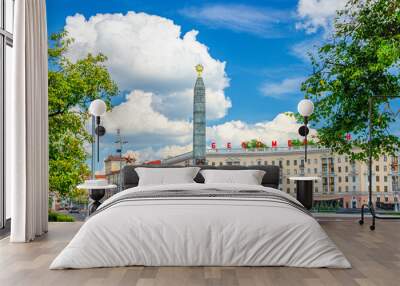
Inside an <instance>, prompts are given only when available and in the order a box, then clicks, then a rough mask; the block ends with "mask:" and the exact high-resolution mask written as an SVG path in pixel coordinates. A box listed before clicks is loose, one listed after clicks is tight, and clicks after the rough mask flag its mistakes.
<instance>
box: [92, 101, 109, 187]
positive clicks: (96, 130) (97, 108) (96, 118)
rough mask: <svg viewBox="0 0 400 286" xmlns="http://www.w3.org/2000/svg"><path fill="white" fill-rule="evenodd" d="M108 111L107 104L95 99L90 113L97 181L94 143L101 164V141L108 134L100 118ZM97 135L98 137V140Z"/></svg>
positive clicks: (93, 176) (93, 174) (93, 175)
mask: <svg viewBox="0 0 400 286" xmlns="http://www.w3.org/2000/svg"><path fill="white" fill-rule="evenodd" d="M106 111H107V105H106V103H105V102H104V101H103V100H101V99H95V100H93V101H92V102H91V103H90V106H89V113H90V114H91V115H92V139H93V140H92V179H95V171H94V169H95V167H94V149H95V146H94V141H97V162H99V147H100V144H99V141H100V140H99V139H100V136H103V135H104V134H105V133H106V129H105V128H104V127H103V126H101V125H100V116H103V115H104V114H105V113H106ZM95 134H96V135H97V138H96V140H94V139H95Z"/></svg>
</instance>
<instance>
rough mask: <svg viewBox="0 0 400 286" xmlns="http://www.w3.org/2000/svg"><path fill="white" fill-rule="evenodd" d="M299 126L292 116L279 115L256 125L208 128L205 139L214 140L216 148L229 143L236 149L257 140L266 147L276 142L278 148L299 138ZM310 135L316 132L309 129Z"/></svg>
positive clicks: (245, 124)
mask: <svg viewBox="0 0 400 286" xmlns="http://www.w3.org/2000/svg"><path fill="white" fill-rule="evenodd" d="M300 126H301V124H299V123H297V122H296V120H295V118H294V117H293V116H289V115H288V114H285V113H280V114H278V115H277V116H276V117H275V118H274V119H273V120H271V121H265V122H260V123H256V124H248V123H245V122H243V121H229V122H225V123H224V124H221V125H216V126H212V127H209V128H208V129H207V138H208V139H209V140H214V141H215V142H216V143H217V145H218V146H224V145H225V144H226V143H227V142H231V143H232V145H233V146H232V147H233V148H238V147H240V144H241V142H243V141H248V140H251V139H259V140H261V141H263V142H264V143H266V144H267V145H271V142H272V140H276V141H278V147H279V146H282V147H284V146H287V141H288V140H289V139H295V138H299V139H300V138H301V137H300V136H299V135H298V129H299V127H300ZM312 135H316V130H314V129H311V128H310V136H312Z"/></svg>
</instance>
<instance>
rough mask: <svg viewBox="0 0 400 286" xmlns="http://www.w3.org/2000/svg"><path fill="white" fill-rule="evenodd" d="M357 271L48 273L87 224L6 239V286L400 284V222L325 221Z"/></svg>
mask: <svg viewBox="0 0 400 286" xmlns="http://www.w3.org/2000/svg"><path fill="white" fill-rule="evenodd" d="M320 223H321V225H322V227H323V228H324V229H325V231H326V232H327V233H328V235H329V237H330V238H331V239H332V240H333V241H334V242H335V243H336V245H337V246H338V247H339V248H340V249H341V250H342V251H343V253H344V254H345V255H346V257H347V258H348V259H349V261H350V262H351V264H352V266H353V268H352V269H345V270H344V269H307V268H289V267H143V266H137V267H118V268H100V269H84V270H58V271H50V270H49V269H48V267H49V265H50V263H51V261H52V260H53V259H54V258H55V256H56V255H57V254H58V253H59V252H60V251H61V250H62V249H63V248H64V247H65V246H66V244H67V243H68V241H69V240H70V239H71V238H72V237H73V236H74V234H75V233H76V232H77V231H78V229H79V228H80V226H81V223H50V231H49V233H48V234H46V235H45V236H43V237H42V238H39V239H37V240H35V241H34V242H32V243H28V244H18V243H15V244H10V243H9V242H8V239H3V240H1V241H0V285H1V286H19V285H21V286H25V285H29V286H36V285H38V286H46V285H57V286H62V285H67V286H71V285H84V286H90V285H96V286H98V285H120V286H122V285H132V286H186V285H190V286H220V285H227V286H267V285H274V286H280V285H290V286H291V285H299V286H301V285H304V286H316V285H328V286H331V285H346V286H347V285H349V286H357V285H361V286H380V285H385V286H391V285H393V286H395V285H396V286H397V285H400V280H399V275H400V231H399V230H400V223H399V222H397V221H379V222H378V226H377V229H376V231H375V232H371V231H370V230H369V229H368V225H366V226H359V225H358V224H357V220H345V221H321V222H320Z"/></svg>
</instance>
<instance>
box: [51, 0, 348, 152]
mask: <svg viewBox="0 0 400 286" xmlns="http://www.w3.org/2000/svg"><path fill="white" fill-rule="evenodd" d="M342 2H343V1H342V0H339V1H336V0H322V1H320V2H318V1H316V0H270V1H219V2H215V1H149V0H147V1H132V0H129V1H128V0H120V1H113V0H111V1H110V0H109V1H94V0H87V1H77V0H49V1H47V14H48V15H47V19H48V20H47V21H48V32H49V33H53V32H58V31H60V30H62V29H63V28H64V27H65V26H66V18H67V17H68V16H74V15H76V14H80V15H82V16H83V18H82V19H84V20H82V19H81V20H80V21H81V22H79V21H78V20H79V19H78V17H75V18H74V19H76V21H75V22H74V23H75V24H70V25H69V26H68V27H69V29H71V31H72V33H75V34H76V35H81V34H82V33H88V32H87V31H91V30H90V29H89V24H88V23H87V21H88V20H89V18H90V17H91V16H95V15H96V14H114V13H122V14H123V17H122V18H123V20H121V21H124V20H125V15H126V13H127V12H128V11H134V12H135V13H139V12H144V13H146V15H147V16H148V15H156V16H159V17H161V19H164V18H165V19H169V20H172V21H173V24H174V25H175V26H177V27H180V29H181V35H180V36H181V37H182V38H183V37H184V35H185V34H186V33H187V32H190V31H192V30H196V31H198V34H197V35H196V36H195V40H194V41H193V42H194V44H195V45H197V44H198V43H201V44H202V45H205V46H206V47H207V50H205V51H201V52H199V49H200V48H198V47H197V48H196V49H197V50H194V51H193V53H194V54H195V55H196V56H197V55H198V54H200V53H203V54H204V53H205V55H203V56H202V58H205V57H208V56H209V57H210V65H211V66H213V64H215V65H217V66H218V67H219V68H221V69H222V72H221V73H219V75H218V76H219V77H218V76H215V77H213V78H212V80H209V82H207V79H208V78H207V76H206V75H205V84H206V86H207V84H208V83H209V84H210V85H211V88H212V87H213V86H215V88H214V90H215V92H216V93H218V92H219V95H216V97H215V98H218V100H219V101H218V102H222V101H223V104H226V107H225V108H224V109H223V110H222V109H221V110H216V111H215V112H216V114H219V115H215V116H210V118H209V119H208V125H209V126H210V128H211V129H210V130H211V131H210V132H208V133H207V134H208V135H207V136H208V140H209V141H210V140H216V141H217V142H219V144H224V142H226V141H232V142H234V143H235V144H236V145H238V141H239V139H238V138H236V137H234V135H233V134H234V133H237V132H235V130H240V131H243V135H241V136H242V137H243V140H249V139H252V138H246V136H253V135H255V136H257V137H259V138H262V139H264V140H269V139H271V137H268V136H267V135H265V134H261V133H265V132H266V128H265V127H266V126H270V125H268V124H272V123H271V122H272V120H274V119H276V116H277V115H278V114H280V113H282V112H286V111H295V110H296V107H297V102H298V101H299V100H300V99H301V98H302V97H303V95H302V94H301V92H300V91H299V84H300V82H301V81H302V80H304V78H306V77H307V75H309V73H310V71H311V65H310V63H309V62H308V60H307V59H306V58H305V53H306V52H307V51H312V50H313V44H317V45H318V44H320V43H321V42H322V41H323V39H324V36H325V35H326V34H327V33H328V32H329V23H330V21H331V18H332V16H333V14H334V9H333V8H335V5H336V6H337V7H338V8H339V7H340V5H342ZM327 7H328V8H327ZM332 9H333V10H332ZM331 10H332V11H331ZM147 16H146V17H147ZM132 17H134V18H138V17H139V16H138V15H137V14H135V16H132ZM147 18H148V17H147ZM82 21H83V22H82ZM110 21H111V20H110ZM76 23H78V24H76ZM80 23H81V24H80ZM82 23H83V24H82ZM109 23H114V22H113V21H111V22H109ZM146 23H147V22H146ZM86 25H87V26H88V28H87V29H86V30H82V31H83V32H82V31H80V30H79V29H80V26H86ZM110 25H111V24H109V25H108V26H107V25H105V28H104V27H103V28H102V29H103V31H110V30H108V29H111V30H112V29H113V27H109V26H110ZM149 25H150V24H149ZM155 25H158V24H155ZM160 25H163V23H161V24H160ZM114 27H115V28H114V31H113V32H112V33H113V34H115V35H114V36H113V37H114V38H113V39H115V38H116V37H117V39H118V40H121V42H120V46H119V47H120V48H121V49H122V48H123V47H121V46H124V41H123V39H119V38H118V35H121V37H124V36H125V37H128V38H129V34H128V36H127V35H126V34H123V32H121V34H119V32H118V31H115V30H118V29H122V28H120V27H125V26H119V25H116V26H114ZM139 29H140V28H139ZM151 29H153V30H151ZM151 29H150V30H151V31H158V30H154V27H151ZM141 31H142V32H141V33H144V34H145V33H146V31H147V30H145V29H142V30H141ZM81 32H82V33H81ZM152 33H154V32H152ZM99 35H101V34H98V36H97V38H99ZM151 36H154V37H157V35H147V36H146V35H145V36H144V37H145V38H146V39H147V40H146V41H149V43H147V44H148V45H151V43H152V42H151V39H150V40H148V39H149V38H150V37H151ZM86 37H90V33H89V34H87V36H86ZM78 38H79V36H78ZM83 39H84V37H83ZM128 40H129V39H127V41H128ZM94 41H97V39H96V40H94ZM82 42H85V43H83V44H82V45H81V46H79V45H77V47H76V48H75V51H76V52H75V58H76V57H78V54H80V53H82V49H84V47H89V46H90V44H88V43H86V41H85V40H82ZM96 43H97V42H96ZM78 44H79V40H78ZM134 44H135V43H132V45H134ZM127 45H128V44H127ZM99 46H100V44H99ZM173 46H174V45H173ZM190 46H193V45H192V44H190V45H189V48H190ZM82 47H83V48H82ZM92 48H93V47H92ZM88 49H89V48H88ZM138 49H139V50H138V51H139V52H138V54H137V55H135V54H134V50H135V49H133V50H126V53H127V55H126V56H129V57H132V58H133V59H132V61H133V62H136V60H135V56H136V59H138V58H140V57H141V53H140V48H138ZM185 49H188V47H187V46H186V48H185ZM114 50H115V49H114ZM181 50H182V49H179V50H178V52H179V51H181ZM96 51H98V50H96ZM88 52H89V50H88ZM100 52H103V53H105V54H106V55H107V56H109V55H108V54H107V52H108V53H112V51H111V52H110V51H107V49H104V51H103V50H101V49H100ZM132 53H133V54H132ZM171 53H172V55H173V56H177V59H178V60H176V61H175V62H174V61H173V60H171V61H170V62H169V65H176V66H177V67H178V69H179V65H181V64H182V63H180V62H179V55H176V53H177V52H176V51H171ZM128 54H129V55H128ZM166 55H167V56H168V57H172V56H171V55H170V54H166ZM120 56H121V55H120ZM156 56H157V55H156V53H155V57H156ZM183 56H184V55H183ZM111 58H112V55H111ZM160 60H162V58H161V59H160ZM223 62H225V65H223V64H222V63H223ZM215 65H214V66H215ZM110 67H111V70H112V71H115V70H116V68H115V66H114V67H113V66H112V64H110ZM132 67H133V68H135V70H137V69H139V68H140V67H135V66H132ZM128 68H129V67H128ZM122 70H123V69H122ZM224 73H225V75H224ZM112 74H113V73H112ZM115 74H116V77H118V75H120V73H119V74H118V73H117V72H115ZM137 74H138V75H140V76H143V74H142V73H141V72H140V71H138V72H137V73H136V74H135V73H133V75H132V82H133V81H134V80H135V78H138V77H139V76H137V77H136V76H135V75H137ZM146 74H148V72H147V71H146ZM149 76H150V79H147V78H144V79H143V80H142V82H143V81H146V84H143V86H142V85H141V83H142V82H141V83H137V82H136V83H132V86H131V85H130V84H129V83H127V82H129V78H128V79H121V80H120V82H121V86H122V87H123V88H122V91H123V95H121V96H120V97H119V99H118V100H116V101H115V103H116V104H119V103H124V102H126V101H127V97H126V96H127V94H129V93H130V92H132V90H136V89H140V90H142V91H143V92H152V93H154V95H153V97H152V99H149V100H152V103H151V106H152V108H153V107H154V110H155V112H157V114H161V115H162V116H164V117H166V118H167V120H170V121H171V124H172V125H173V124H175V125H176V124H182V126H186V125H185V124H186V123H187V122H190V116H188V115H187V114H189V113H182V114H175V112H174V110H172V111H169V110H168V107H167V106H168V102H169V101H168V100H169V98H171V94H175V93H180V92H183V87H182V90H173V87H168V88H166V89H163V87H159V86H168V84H166V83H165V82H162V83H161V82H156V81H157V80H156V79H155V82H154V86H155V87H154V89H152V88H151V86H152V82H151V74H150V75H149ZM167 76H169V75H167ZM171 76H172V75H171ZM190 76H192V77H193V81H192V82H190V81H191V78H189V81H188V80H187V81H188V83H186V84H187V85H193V84H194V81H195V73H194V70H193V75H190ZM162 78H165V75H164V77H162ZM210 78H211V76H210ZM218 78H220V79H221V82H222V81H224V80H229V83H228V84H226V85H222V84H221V86H218V82H215V81H217V80H218ZM117 82H119V81H118V79H117ZM124 82H125V84H124ZM172 82H173V81H172ZM180 83H181V82H180V81H178V80H177V85H178V84H180ZM183 85H184V84H183ZM186 87H187V86H186V85H185V88H186ZM166 90H168V92H167V93H168V96H163V93H166ZM221 93H222V95H221ZM182 96H183V95H182ZM139 98H141V97H140V95H137V96H136V97H135V100H136V99H139ZM143 98H144V97H143ZM182 98H183V97H182ZM221 98H222V99H221ZM132 100H133V99H132ZM221 100H222V101H221ZM157 102H158V103H157ZM163 102H165V105H162V103H163ZM229 102H230V104H231V107H229V104H228V103H229ZM171 104H172V105H173V104H174V103H173V102H172V103H171ZM221 104H222V103H221ZM216 105H218V103H216ZM164 107H165V108H164ZM179 108H181V107H179ZM182 108H189V105H185V107H182ZM215 108H216V109H218V106H215ZM121 109H122V108H121ZM189 111H190V110H188V112H189ZM116 112H118V110H116V111H115V113H116ZM218 112H220V113H218ZM157 116H158V115H157ZM185 116H186V117H185ZM109 118H110V121H111V120H113V119H116V118H120V117H118V116H117V115H115V116H114V115H113V116H110V117H109ZM163 120H164V119H163ZM164 121H165V120H164ZM237 121H240V123H243V124H244V125H243V126H244V127H243V126H242V125H240V124H239V123H238V124H236V123H237ZM233 122H236V123H233ZM280 122H281V121H280ZM235 124H236V125H235ZM260 124H261V125H262V126H264V127H262V126H261V125H260ZM263 124H264V125H263ZM282 124H283V123H282ZM175 125H173V126H175ZM233 125H235V126H234V127H232V126H233ZM115 126H116V125H115V124H114V125H112V124H110V127H109V128H110V130H109V131H110V132H109V135H108V136H109V137H110V138H111V137H112V136H113V135H114V134H115V133H114V132H115V130H113V127H115ZM168 126H169V125H168ZM260 126H261V127H260ZM273 127H274V126H272V128H273ZM229 128H232V130H231V133H232V136H231V137H232V138H230V137H229V135H226V134H227V133H229V132H227V131H226V130H229ZM235 128H236V129H235ZM263 128H264V129H263ZM178 129H179V127H178ZM283 129H284V128H283ZM295 129H296V128H288V130H286V131H285V130H283V131H282V132H286V133H290V134H288V135H287V136H286V137H288V136H289V137H290V136H293V134H294V131H295ZM149 130H150V129H149ZM218 132H220V133H218ZM257 132H258V133H257ZM126 133H127V134H126V137H128V139H129V141H130V142H135V144H133V143H131V146H129V147H128V149H132V150H134V151H140V150H144V149H146V148H147V149H148V148H152V149H151V150H147V153H146V152H143V153H146V155H143V154H142V156H143V158H146V159H147V158H149V159H152V158H156V157H157V156H158V157H160V156H162V154H165V153H159V152H158V151H159V150H160V148H165V146H175V147H171V148H172V149H173V148H175V149H177V151H175V153H176V152H178V153H179V151H183V150H186V149H185V148H183V146H188V145H190V136H189V135H190V134H186V135H185V136H183V135H182V134H180V135H179V136H181V135H182V136H181V137H179V136H178V135H177V136H173V137H171V138H172V139H171V138H170V139H166V140H161V139H160V138H165V136H163V135H162V134H163V132H162V131H160V130H158V129H157V130H156V131H154V133H151V132H149V133H146V132H135V131H134V130H128V129H127V131H126ZM217 133H218V134H217ZM259 133H260V134H259ZM209 134H210V135H209ZM220 134H224V135H221V136H220ZM153 135H154V136H153ZM272 136H273V135H272ZM279 136H280V135H279ZM279 136H278V137H279ZM242 137H241V138H242ZM286 137H285V136H281V137H279V138H286ZM149 138H150V139H149ZM177 138H179V139H177ZM183 138H185V139H183ZM107 140H108V141H109V142H111V141H112V139H106V140H105V141H106V142H105V143H104V144H105V145H104V146H103V147H104V152H103V153H104V155H106V154H107V153H110V152H112V147H111V145H110V146H108V147H107V145H106V143H107V142H108V141H107ZM149 140H151V141H149ZM284 140H286V139H281V141H284ZM179 147H182V148H179ZM149 151H154V152H153V153H156V154H157V155H155V156H153V157H152V156H149V154H148V153H149ZM157 152H158V153H157ZM167 153H168V152H167ZM172 153H173V152H172Z"/></svg>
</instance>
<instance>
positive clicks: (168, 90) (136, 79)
mask: <svg viewBox="0 0 400 286" xmlns="http://www.w3.org/2000/svg"><path fill="white" fill-rule="evenodd" d="M65 29H66V30H67V31H68V33H69V36H70V37H72V38H74V39H75V42H74V43H73V44H72V45H71V47H70V51H69V53H68V56H69V57H70V58H71V59H72V60H76V59H78V58H82V57H84V56H85V55H86V54H87V53H94V54H96V53H103V54H105V55H106V56H107V57H108V61H107V63H106V65H107V67H108V68H109V71H110V73H111V75H112V78H113V79H114V80H115V81H116V82H117V84H118V86H119V88H120V89H121V90H123V91H132V90H134V89H136V90H143V91H145V92H151V93H153V97H154V100H153V104H154V106H153V107H154V108H155V109H156V110H157V111H159V112H161V113H164V107H166V108H165V114H168V116H169V117H172V118H175V119H186V118H187V117H189V116H191V113H192V102H193V91H192V90H193V86H194V83H195V80H196V73H195V70H194V66H195V65H196V64H198V63H201V64H202V65H203V66H204V73H203V78H204V81H205V84H206V87H207V90H206V94H207V108H208V112H207V116H208V118H209V119H216V118H222V117H223V116H225V115H226V113H227V110H228V109H229V108H230V107H231V102H230V100H229V98H227V97H226V96H225V94H224V89H225V88H226V87H228V86H229V79H228V77H227V75H226V73H225V62H222V61H219V60H217V59H214V58H212V57H211V56H210V54H209V52H208V47H207V46H205V45H204V44H202V43H200V42H199V41H198V40H197V38H196V36H197V34H198V32H197V31H195V30H191V31H189V32H187V33H185V34H184V35H182V34H181V27H180V26H178V25H176V24H174V22H173V21H172V20H169V19H166V18H163V17H159V16H154V15H149V14H146V13H135V12H128V13H127V14H124V15H123V14H97V15H95V16H92V17H90V18H89V19H85V17H84V16H82V15H80V14H76V15H75V16H70V17H67V19H66V26H65ZM157 103H162V105H163V107H162V108H161V107H160V106H158V105H157ZM216 103H218V104H216ZM168 106H172V107H176V108H168Z"/></svg>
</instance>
